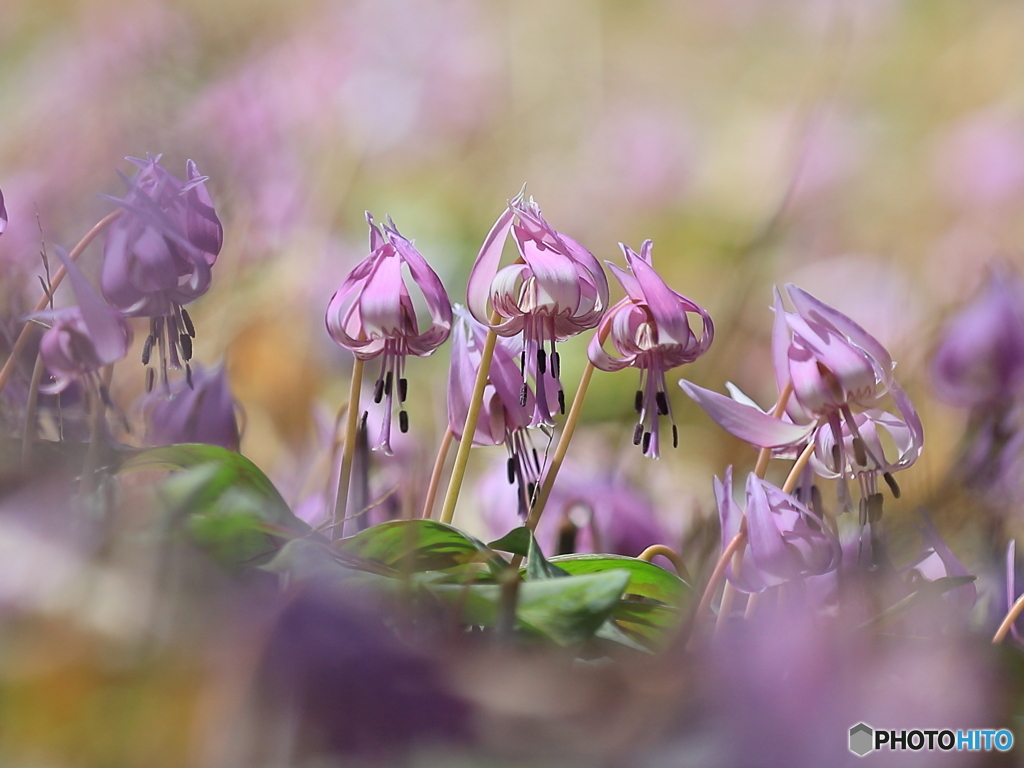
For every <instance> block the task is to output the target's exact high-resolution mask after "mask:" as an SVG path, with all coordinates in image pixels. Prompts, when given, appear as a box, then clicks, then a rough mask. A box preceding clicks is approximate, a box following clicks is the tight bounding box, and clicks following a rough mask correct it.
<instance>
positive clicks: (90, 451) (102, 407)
mask: <svg viewBox="0 0 1024 768" xmlns="http://www.w3.org/2000/svg"><path fill="white" fill-rule="evenodd" d="M85 381H86V382H87V384H86V387H85V389H86V391H87V392H88V393H89V396H88V401H89V446H88V447H87V448H86V449H85V464H84V466H83V467H82V484H81V489H82V493H83V494H86V493H91V492H92V491H94V490H96V470H97V468H98V465H99V450H100V441H101V440H102V439H103V438H102V432H103V418H104V416H105V415H106V408H107V407H106V404H105V403H104V402H103V398H102V397H101V396H100V390H99V384H98V383H97V381H96V380H95V379H94V378H92V377H91V376H90V377H88V378H86V379H85Z"/></svg>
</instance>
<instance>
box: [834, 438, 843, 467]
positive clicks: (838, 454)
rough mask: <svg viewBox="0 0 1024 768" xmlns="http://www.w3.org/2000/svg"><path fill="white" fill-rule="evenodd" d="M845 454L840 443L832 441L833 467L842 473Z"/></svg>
mask: <svg viewBox="0 0 1024 768" xmlns="http://www.w3.org/2000/svg"><path fill="white" fill-rule="evenodd" d="M842 460H843V454H842V451H841V450H840V448H839V443H832V469H833V470H835V471H836V472H838V473H839V474H842V472H843V464H842Z"/></svg>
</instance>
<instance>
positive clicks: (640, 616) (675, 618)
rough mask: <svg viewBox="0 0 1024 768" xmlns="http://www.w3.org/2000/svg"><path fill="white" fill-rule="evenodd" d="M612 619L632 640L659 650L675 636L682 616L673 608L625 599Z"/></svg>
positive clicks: (616, 609) (617, 606) (616, 608)
mask: <svg viewBox="0 0 1024 768" xmlns="http://www.w3.org/2000/svg"><path fill="white" fill-rule="evenodd" d="M626 589H627V590H628V589H629V587H626ZM612 619H613V620H614V622H615V625H616V626H617V627H618V628H619V629H621V630H622V631H623V632H624V633H625V634H626V635H627V636H628V637H629V638H631V639H632V640H634V641H636V642H637V643H640V644H641V645H643V646H644V647H645V648H649V649H651V650H659V649H661V648H664V646H665V645H666V643H667V642H668V641H669V640H670V639H672V637H673V636H674V634H675V630H676V628H677V627H678V626H679V621H680V619H681V614H680V612H679V609H678V608H673V607H672V606H668V605H659V604H658V603H649V602H644V601H638V600H633V599H630V598H629V597H624V598H623V599H622V600H620V601H619V604H618V605H616V606H615V610H614V611H613V612H612Z"/></svg>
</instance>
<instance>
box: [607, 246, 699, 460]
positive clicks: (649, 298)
mask: <svg viewBox="0 0 1024 768" xmlns="http://www.w3.org/2000/svg"><path fill="white" fill-rule="evenodd" d="M619 247H620V248H622V252H623V253H624V254H625V256H626V264H627V265H628V266H629V270H630V273H632V274H630V273H627V272H625V271H623V270H622V269H620V268H619V267H617V266H615V265H614V264H612V263H611V262H608V267H609V268H610V269H611V270H612V274H614V275H615V277H616V279H617V280H618V281H619V283H621V284H622V287H623V289H625V291H626V294H627V295H626V298H624V299H622V301H620V302H618V303H617V304H616V305H615V306H613V307H612V308H611V309H610V310H608V312H607V313H605V316H604V317H603V318H602V320H601V325H600V327H599V329H598V332H597V335H595V336H594V338H592V339H591V340H590V347H589V349H588V350H587V355H588V356H589V358H590V362H592V363H593V364H594V365H595V366H597V367H598V368H600V369H601V370H602V371H618V370H621V369H623V368H626V367H627V366H631V367H633V368H639V369H640V389H639V390H637V394H636V410H637V412H638V413H639V414H640V422H639V423H638V424H637V425H636V429H635V430H634V432H633V444H634V445H640V444H641V442H642V444H643V451H644V453H645V454H646V455H647V456H653V457H655V458H657V457H658V456H659V455H660V453H659V450H658V436H659V432H660V429H659V427H660V423H661V417H662V416H668V417H669V420H670V421H672V445H673V447H675V446H678V445H679V432H678V430H677V429H676V425H675V421H674V420H673V419H672V408H671V406H670V404H669V400H668V396H667V394H666V392H665V372H666V371H668V370H669V369H671V368H675V367H676V366H680V365H683V364H684V363H692V362H693V361H694V360H696V359H697V358H698V357H700V356H701V355H703V354H704V353H705V352H707V351H708V348H709V347H710V346H711V341H712V339H714V336H715V326H714V323H712V322H711V316H710V315H708V313H707V312H705V311H704V309H702V308H701V307H700V306H698V305H697V304H695V303H693V302H692V301H690V300H689V299H688V298H686V297H685V296H683V295H682V294H680V293H676V292H675V291H673V290H672V289H671V288H669V287H668V286H667V285H666V284H665V281H664V280H662V279H661V277H660V276H659V275H658V273H657V272H655V270H654V267H653V266H652V265H651V248H652V247H653V244H652V243H651V241H650V240H645V241H644V243H643V245H642V246H640V253H639V254H637V253H635V252H634V251H633V250H632V249H631V248H629V246H626V245H623V244H622V243H619ZM690 312H692V313H694V314H696V315H698V316H699V317H700V318H701V321H702V322H703V330H702V332H701V335H700V338H699V339H698V338H697V336H696V335H695V334H694V333H693V331H692V330H690V323H689V321H688V319H687V313H690ZM606 335H607V336H608V337H609V338H610V340H611V343H612V346H613V347H614V348H615V351H616V352H617V353H618V356H615V357H613V356H612V355H609V354H608V353H607V352H605V350H604V347H603V346H602V344H601V339H602V338H603V337H604V336H606Z"/></svg>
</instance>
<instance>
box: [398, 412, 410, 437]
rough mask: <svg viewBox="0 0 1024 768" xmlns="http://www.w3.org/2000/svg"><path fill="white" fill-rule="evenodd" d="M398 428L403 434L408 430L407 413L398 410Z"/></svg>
mask: <svg viewBox="0 0 1024 768" xmlns="http://www.w3.org/2000/svg"><path fill="white" fill-rule="evenodd" d="M398 430H399V431H400V432H401V433H402V434H403V435H404V434H405V433H406V432H408V431H409V414H408V413H407V412H405V411H399V412H398Z"/></svg>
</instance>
